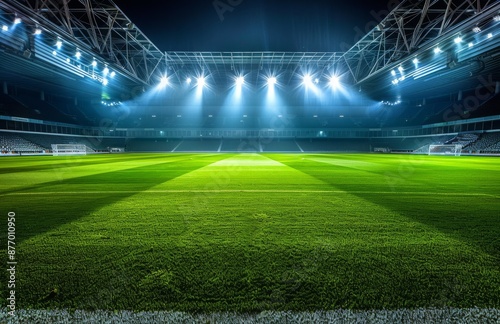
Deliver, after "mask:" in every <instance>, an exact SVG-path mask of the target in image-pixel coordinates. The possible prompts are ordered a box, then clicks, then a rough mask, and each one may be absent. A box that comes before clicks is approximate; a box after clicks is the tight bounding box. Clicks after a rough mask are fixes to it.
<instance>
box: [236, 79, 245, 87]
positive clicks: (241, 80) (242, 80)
mask: <svg viewBox="0 0 500 324" xmlns="http://www.w3.org/2000/svg"><path fill="white" fill-rule="evenodd" d="M243 84H245V78H244V77H242V76H239V77H237V78H236V85H237V86H239V87H241V86H242V85H243Z"/></svg>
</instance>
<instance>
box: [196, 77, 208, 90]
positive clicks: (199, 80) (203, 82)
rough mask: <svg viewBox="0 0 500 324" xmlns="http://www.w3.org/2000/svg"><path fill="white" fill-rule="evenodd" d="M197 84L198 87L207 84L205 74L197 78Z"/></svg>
mask: <svg viewBox="0 0 500 324" xmlns="http://www.w3.org/2000/svg"><path fill="white" fill-rule="evenodd" d="M196 85H197V86H198V88H203V87H204V86H205V85H206V80H205V77H204V76H201V77H199V78H198V79H197V80H196Z"/></svg>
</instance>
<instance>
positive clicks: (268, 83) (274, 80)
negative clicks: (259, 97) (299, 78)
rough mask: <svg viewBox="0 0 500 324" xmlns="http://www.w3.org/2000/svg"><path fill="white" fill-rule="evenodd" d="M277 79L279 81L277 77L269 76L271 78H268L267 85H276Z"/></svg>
mask: <svg viewBox="0 0 500 324" xmlns="http://www.w3.org/2000/svg"><path fill="white" fill-rule="evenodd" d="M276 81H277V80H276V77H273V76H272V77H269V78H267V85H269V86H272V85H275V84H276Z"/></svg>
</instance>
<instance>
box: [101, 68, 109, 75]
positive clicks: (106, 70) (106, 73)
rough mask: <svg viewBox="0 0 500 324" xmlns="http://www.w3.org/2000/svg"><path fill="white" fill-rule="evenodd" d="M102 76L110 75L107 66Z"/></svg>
mask: <svg viewBox="0 0 500 324" xmlns="http://www.w3.org/2000/svg"><path fill="white" fill-rule="evenodd" d="M102 74H103V75H108V74H109V69H108V67H107V66H106V67H105V68H104V70H102Z"/></svg>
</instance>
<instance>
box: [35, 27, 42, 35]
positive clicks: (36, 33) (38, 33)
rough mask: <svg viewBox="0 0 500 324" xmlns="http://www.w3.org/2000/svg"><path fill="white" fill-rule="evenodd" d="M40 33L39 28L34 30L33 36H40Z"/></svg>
mask: <svg viewBox="0 0 500 324" xmlns="http://www.w3.org/2000/svg"><path fill="white" fill-rule="evenodd" d="M41 33H42V30H41V29H40V28H37V29H35V32H34V33H33V34H34V35H40V34H41Z"/></svg>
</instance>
